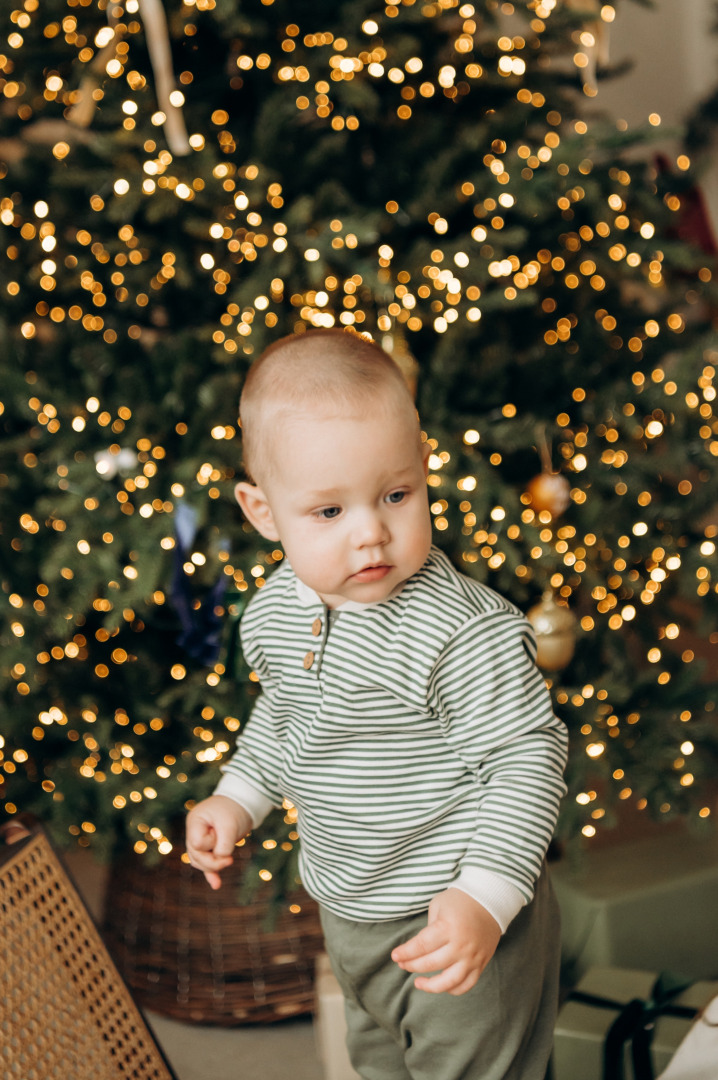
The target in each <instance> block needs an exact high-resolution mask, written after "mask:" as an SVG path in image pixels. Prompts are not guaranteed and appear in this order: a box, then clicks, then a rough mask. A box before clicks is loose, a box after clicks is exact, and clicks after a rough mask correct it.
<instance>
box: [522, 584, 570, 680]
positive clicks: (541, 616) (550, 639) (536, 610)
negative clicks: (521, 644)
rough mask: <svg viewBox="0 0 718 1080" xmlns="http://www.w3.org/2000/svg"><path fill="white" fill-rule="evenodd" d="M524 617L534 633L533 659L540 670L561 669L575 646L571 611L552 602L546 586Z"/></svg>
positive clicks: (550, 592)
mask: <svg viewBox="0 0 718 1080" xmlns="http://www.w3.org/2000/svg"><path fill="white" fill-rule="evenodd" d="M526 618H527V619H528V620H529V622H530V623H531V625H532V626H533V628H534V633H535V634H536V643H537V645H538V656H537V657H536V663H537V664H538V666H539V667H540V668H542V670H543V671H561V670H562V669H563V668H565V667H566V666H567V665H568V664H569V663H570V662H571V658H572V657H573V653H574V649H575V648H576V619H575V617H574V615H573V614H572V613H571V612H570V611H569V609H568V608H567V607H565V606H564V605H563V604H558V603H556V598H555V597H554V594H553V591H552V590H551V589H547V590H546V591H545V593H544V594H543V596H542V597H541V601H540V602H539V603H538V604H534V606H533V607H532V608H530V609H529V611H528V612H527V613H526Z"/></svg>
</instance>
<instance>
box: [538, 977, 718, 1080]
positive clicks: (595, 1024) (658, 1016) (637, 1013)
mask: <svg viewBox="0 0 718 1080" xmlns="http://www.w3.org/2000/svg"><path fill="white" fill-rule="evenodd" d="M681 987H683V989H681ZM716 994H718V982H709V981H700V982H694V983H691V984H690V985H686V982H685V980H682V979H677V978H675V977H672V976H666V975H664V976H661V977H660V978H659V977H658V976H657V975H656V974H655V973H651V972H649V971H638V970H631V969H626V968H610V967H594V968H591V969H590V970H589V971H588V972H586V974H585V975H584V976H583V978H582V979H581V980H580V981H579V983H578V984H577V986H576V987H575V988H574V990H573V991H572V994H571V995H570V996H569V997H568V999H567V1000H566V1001H565V1002H564V1004H563V1006H562V1007H561V1010H560V1012H559V1015H558V1020H557V1022H556V1031H555V1036H554V1048H553V1056H552V1067H553V1073H552V1076H553V1080H578V1078H580V1080H652V1077H654V1076H658V1074H659V1073H660V1072H661V1071H662V1070H663V1069H665V1068H666V1066H667V1065H668V1063H669V1061H670V1060H671V1058H672V1057H673V1054H674V1053H675V1051H676V1050H677V1049H678V1046H679V1044H680V1043H681V1042H682V1041H683V1039H684V1038H685V1036H686V1035H687V1033H688V1031H689V1029H690V1027H691V1024H692V1023H693V1021H694V1019H695V1016H696V1013H697V1012H698V1011H699V1010H700V1009H702V1008H704V1007H705V1006H706V1005H707V1004H708V1002H709V1001H710V1000H711V998H713V997H715V995H716ZM649 1063H650V1064H649ZM717 1075H718V1067H717Z"/></svg>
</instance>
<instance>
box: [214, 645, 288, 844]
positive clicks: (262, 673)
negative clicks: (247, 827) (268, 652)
mask: <svg viewBox="0 0 718 1080" xmlns="http://www.w3.org/2000/svg"><path fill="white" fill-rule="evenodd" d="M242 647H243V651H244V654H245V657H246V659H247V662H248V663H249V664H250V665H251V666H252V668H253V669H254V670H255V672H256V674H257V676H258V678H259V681H260V683H261V685H262V693H261V694H260V696H259V698H258V699H257V701H256V703H255V705H254V708H253V709H252V713H251V715H250V717H249V720H248V721H247V723H246V724H245V725H244V727H243V728H242V730H241V732H240V734H239V736H238V738H237V749H236V750H235V752H234V754H233V755H232V757H231V758H230V759H229V761H228V762H227V763H226V765H224V766H223V768H222V773H223V776H222V779H221V780H220V781H219V784H218V785H217V787H216V788H215V794H217V795H226V796H228V797H229V798H230V799H234V801H235V802H238V803H239V804H240V805H241V806H243V807H244V808H245V810H247V812H248V813H249V814H250V815H251V816H252V820H253V824H254V826H255V827H256V826H257V825H259V824H260V823H261V822H262V821H263V820H264V818H265V817H266V816H267V814H268V813H269V811H270V810H271V809H272V808H273V807H275V806H277V807H278V806H281V805H282V794H281V792H280V790H279V786H278V784H279V774H280V771H281V763H282V748H281V742H280V740H279V738H278V735H277V731H276V727H275V722H274V709H273V706H272V689H273V685H274V684H273V680H272V677H271V674H270V671H269V668H268V666H267V663H266V660H265V659H264V656H263V653H262V651H261V649H259V648H258V647H257V646H256V644H255V643H254V642H252V641H251V639H245V638H243V639H242Z"/></svg>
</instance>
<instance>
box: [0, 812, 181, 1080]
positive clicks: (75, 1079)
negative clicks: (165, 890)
mask: <svg viewBox="0 0 718 1080" xmlns="http://www.w3.org/2000/svg"><path fill="white" fill-rule="evenodd" d="M8 838H9V837H8ZM0 978H1V984H0V1076H2V1077H3V1078H4V1080H16V1078H17V1080H69V1078H72V1080H119V1078H124V1080H174V1078H173V1074H172V1071H171V1070H170V1068H169V1066H168V1065H167V1063H166V1061H165V1059H164V1057H163V1055H162V1053H161V1051H160V1049H159V1047H158V1046H157V1044H156V1042H155V1040H154V1037H153V1035H152V1033H151V1031H150V1029H149V1028H148V1026H147V1024H146V1022H145V1020H144V1018H143V1017H142V1014H141V1013H140V1011H139V1009H138V1008H137V1006H136V1004H135V1002H134V1001H133V999H132V997H131V995H130V993H129V991H128V989H127V987H126V985H125V983H124V982H123V980H122V978H121V976H120V975H119V973H118V971H117V968H116V967H115V965H114V963H113V961H112V959H111V957H110V955H109V953H108V952H107V949H106V947H105V945H104V943H103V941H102V938H101V937H100V934H99V932H98V931H97V929H96V927H95V925H94V923H93V921H92V918H91V916H90V914H89V912H88V911H87V908H86V907H85V904H84V902H83V901H82V899H81V897H80V894H79V893H78V892H77V889H76V888H75V886H74V885H73V883H72V881H71V880H70V878H69V876H68V874H67V872H66V870H65V869H64V867H63V865H62V863H61V862H60V860H59V858H58V856H57V854H56V853H55V851H54V849H53V847H52V845H51V843H50V841H49V840H48V838H47V836H46V834H45V833H44V832H43V830H42V829H41V828H40V827H38V826H33V827H32V828H31V830H30V833H29V835H26V836H25V837H24V838H23V839H20V840H18V841H17V842H16V843H12V844H11V843H6V842H5V841H4V839H3V838H2V837H1V836H0Z"/></svg>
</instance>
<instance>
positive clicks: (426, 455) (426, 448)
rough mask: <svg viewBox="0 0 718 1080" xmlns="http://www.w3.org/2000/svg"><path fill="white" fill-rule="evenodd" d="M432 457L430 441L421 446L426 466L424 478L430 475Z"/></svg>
mask: <svg viewBox="0 0 718 1080" xmlns="http://www.w3.org/2000/svg"><path fill="white" fill-rule="evenodd" d="M430 457H431V447H430V446H429V443H428V441H427V442H425V443H422V444H421V458H422V462H423V464H424V476H428V475H429V458H430Z"/></svg>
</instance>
